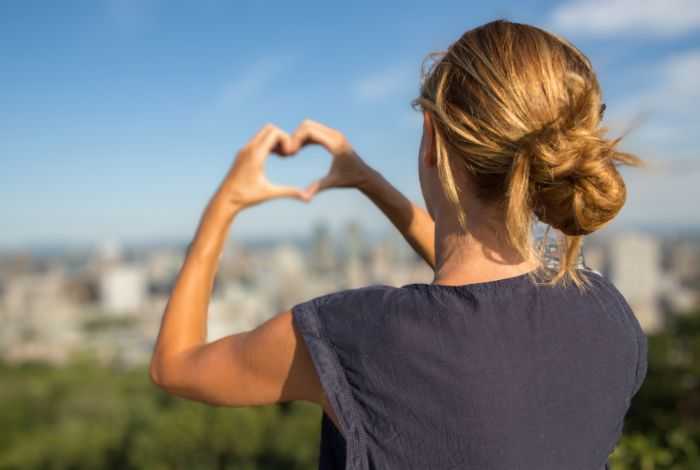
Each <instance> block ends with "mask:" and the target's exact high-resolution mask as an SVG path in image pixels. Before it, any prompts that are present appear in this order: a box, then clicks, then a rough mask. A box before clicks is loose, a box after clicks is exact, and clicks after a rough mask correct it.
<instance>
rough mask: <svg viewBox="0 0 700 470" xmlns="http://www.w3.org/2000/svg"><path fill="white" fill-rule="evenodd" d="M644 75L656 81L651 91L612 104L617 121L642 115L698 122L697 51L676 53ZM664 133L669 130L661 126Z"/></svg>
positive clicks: (699, 53) (699, 51)
mask: <svg viewBox="0 0 700 470" xmlns="http://www.w3.org/2000/svg"><path fill="white" fill-rule="evenodd" d="M646 73H648V74H650V75H651V76H652V77H653V78H654V79H655V83H656V84H655V85H654V86H653V87H650V88H647V89H645V90H642V91H641V92H639V93H636V94H635V95H632V96H628V97H626V98H623V99H622V100H620V101H618V102H617V103H613V104H612V105H611V106H610V109H609V110H610V111H611V113H612V114H614V116H615V117H617V118H625V119H629V118H630V117H631V116H633V115H637V114H645V115H648V117H649V118H654V117H657V116H662V115H663V116H665V115H667V114H668V115H672V116H673V117H679V116H685V115H687V116H686V117H687V118H688V119H690V120H692V121H694V122H696V123H697V122H698V119H697V117H696V111H697V108H698V106H700V87H698V86H697V79H698V77H700V49H691V50H688V51H684V52H679V53H676V54H674V55H672V56H670V57H668V58H666V59H665V60H663V61H661V62H659V63H657V64H654V65H651V66H650V67H648V68H647V70H646ZM662 128H664V129H665V130H664V133H667V132H668V131H669V126H668V125H665V126H662Z"/></svg>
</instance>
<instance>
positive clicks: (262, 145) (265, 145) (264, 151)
mask: <svg viewBox="0 0 700 470" xmlns="http://www.w3.org/2000/svg"><path fill="white" fill-rule="evenodd" d="M288 141H289V134H287V133H286V132H284V131H283V130H282V129H280V128H278V127H276V126H271V127H270V128H269V130H267V131H266V132H265V133H263V134H262V135H261V136H260V139H259V140H258V141H257V142H256V144H255V150H256V151H255V155H256V159H257V160H258V161H262V160H264V159H265V158H267V156H268V155H269V154H270V153H272V152H273V151H275V152H277V153H279V152H285V151H286V149H287V148H289V143H288Z"/></svg>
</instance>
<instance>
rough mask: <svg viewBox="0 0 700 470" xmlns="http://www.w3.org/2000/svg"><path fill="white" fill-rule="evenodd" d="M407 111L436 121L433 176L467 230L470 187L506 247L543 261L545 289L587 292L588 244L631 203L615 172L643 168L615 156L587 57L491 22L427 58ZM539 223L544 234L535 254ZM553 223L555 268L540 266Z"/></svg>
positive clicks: (536, 33)
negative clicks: (580, 264) (584, 253)
mask: <svg viewBox="0 0 700 470" xmlns="http://www.w3.org/2000/svg"><path fill="white" fill-rule="evenodd" d="M429 60H432V62H431V66H430V67H428V68H426V67H425V64H426V62H427V61H429ZM411 105H412V106H413V108H414V109H416V110H418V109H420V110H422V111H427V112H429V113H430V114H431V117H432V122H433V126H434V131H435V132H434V134H433V135H434V144H435V152H436V159H437V169H438V175H439V178H440V181H441V184H442V186H443V190H444V192H445V195H446V196H447V198H448V199H449V200H450V201H451V202H452V203H453V204H454V205H455V206H456V209H457V215H458V219H459V223H460V225H461V227H462V228H463V229H464V230H466V229H467V224H468V216H469V214H466V213H465V211H464V208H463V205H462V203H461V199H460V193H461V192H462V188H461V185H462V184H467V181H468V183H469V184H471V185H473V190H474V191H475V193H476V195H477V197H478V198H479V199H480V200H482V201H485V202H493V203H495V204H498V205H500V206H501V207H502V208H503V210H504V212H505V219H506V231H507V236H508V240H509V242H510V243H511V244H512V246H514V247H515V248H516V249H517V251H518V252H519V253H520V254H521V255H522V256H523V258H524V259H536V260H537V261H538V263H539V269H538V273H540V274H542V273H547V276H546V277H547V279H548V281H547V283H548V284H549V285H554V284H556V283H558V282H562V283H567V282H570V281H573V282H574V283H575V284H576V285H577V286H578V287H580V288H582V287H583V283H584V281H583V279H582V278H581V277H580V275H579V274H578V273H577V270H576V266H577V261H578V254H579V251H580V249H581V246H582V240H583V237H584V236H585V235H588V234H590V233H593V232H594V231H596V230H598V229H600V228H602V227H604V226H605V225H607V224H608V223H609V222H610V221H611V220H612V219H613V218H614V217H615V216H616V215H617V214H618V212H619V211H620V210H621V208H622V207H623V205H624V203H625V200H626V195H627V192H626V186H625V183H624V181H623V179H622V176H621V175H620V173H619V171H618V169H617V166H618V165H620V164H626V165H634V166H639V165H643V162H642V160H641V159H640V158H639V157H637V156H636V155H633V154H630V153H627V152H622V151H619V150H618V149H617V144H618V143H619V141H620V140H621V137H618V138H615V139H608V138H607V137H606V133H607V131H608V130H607V128H605V127H601V119H602V114H603V110H604V104H603V103H602V99H601V90H600V85H599V83H598V79H597V78H596V74H595V72H594V70H593V67H592V65H591V62H590V61H589V59H588V58H587V57H586V56H585V55H584V54H583V53H582V52H581V51H580V50H579V49H577V48H576V47H575V46H573V45H572V44H571V43H570V42H568V41H567V40H566V39H564V38H562V37H560V36H558V35H555V34H553V33H549V32H547V31H544V30H542V29H540V28H537V27H534V26H530V25H526V24H520V23H513V22H509V21H506V20H497V21H492V22H490V23H487V24H484V25H482V26H479V27H477V28H474V29H472V30H469V31H467V32H465V33H464V34H463V35H462V36H461V37H460V38H459V39H458V40H457V41H456V42H454V43H452V44H451V45H450V46H449V48H448V49H447V50H446V51H437V52H431V53H429V54H428V55H427V56H426V57H425V59H424V60H423V63H422V65H421V86H420V95H419V96H418V97H417V98H415V99H414V100H412V101H411ZM456 170H460V171H461V170H464V171H461V173H464V174H466V175H467V181H463V179H459V178H457V177H456V174H457V171H456ZM537 220H539V221H541V222H543V223H545V224H547V225H548V227H547V230H546V231H545V237H544V240H543V243H541V244H539V245H538V246H535V245H534V236H533V228H534V224H535V223H536V221H537ZM549 227H552V228H555V229H557V231H558V232H559V237H558V239H557V246H558V247H559V264H558V268H557V269H556V270H555V271H554V272H552V270H551V269H550V270H549V272H548V271H547V269H546V268H545V262H544V261H545V260H544V246H545V245H546V242H547V239H548V236H549V233H550V230H549Z"/></svg>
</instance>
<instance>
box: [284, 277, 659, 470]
mask: <svg viewBox="0 0 700 470" xmlns="http://www.w3.org/2000/svg"><path fill="white" fill-rule="evenodd" d="M579 272H580V273H581V275H583V276H585V277H587V278H588V279H590V281H591V285H590V288H589V290H588V291H587V292H586V293H585V294H581V293H580V292H579V291H578V290H577V288H576V287H575V286H574V285H569V286H567V287H562V286H561V285H558V286H555V287H550V286H537V285H535V284H533V283H532V282H531V280H530V278H529V277H528V275H527V274H523V275H519V276H516V277H510V278H505V279H500V280H496V281H490V282H483V283H476V284H466V285H462V286H447V285H440V284H420V283H416V284H408V285H405V286H402V287H392V286H388V285H373V286H368V287H364V288H359V289H350V290H345V291H340V292H336V293H332V294H328V295H324V296H320V297H316V298H314V299H312V300H309V301H307V302H304V303H300V304H298V305H296V306H295V307H294V308H293V310H292V311H293V316H294V322H295V325H296V326H297V328H298V330H299V331H300V333H301V334H302V336H303V338H304V340H305V342H306V344H307V346H308V349H309V351H310V353H311V357H312V359H313V362H314V365H315V367H316V369H317V371H318V375H319V377H320V379H321V383H322V385H323V388H324V390H325V393H326V396H327V397H328V400H329V402H330V403H331V405H332V407H333V409H334V411H335V414H336V415H337V417H338V420H339V423H340V426H341V428H342V429H341V431H342V433H341V432H340V431H339V430H338V429H337V428H336V427H335V425H334V424H333V423H332V422H331V421H330V420H329V418H328V416H327V415H325V414H324V416H323V422H322V441H321V459H320V461H321V465H320V468H321V469H331V468H332V469H394V468H396V469H399V468H400V469H421V470H425V469H440V470H449V469H479V470H488V469H504V470H505V469H508V470H513V469H535V468H536V469H538V470H544V469H552V470H554V469H556V470H561V469H582V470H583V469H590V470H602V469H604V468H606V462H607V457H608V455H609V454H610V453H611V452H612V451H613V449H614V446H615V444H616V443H617V441H618V439H619V437H620V435H621V432H622V427H623V422H624V416H625V413H626V412H627V410H628V407H629V404H630V399H631V398H632V396H633V395H634V394H635V393H636V392H637V390H638V389H639V386H640V385H641V383H642V381H643V379H644V376H645V374H646V367H647V366H646V348H647V344H646V337H645V336H644V333H643V332H642V330H641V327H640V325H639V323H638V321H637V319H636V318H635V316H634V314H633V313H632V311H631V310H630V308H629V306H628V304H627V302H626V301H625V299H624V298H623V297H622V295H621V294H620V293H619V291H618V290H617V289H616V288H615V287H614V286H613V285H612V284H611V283H610V282H609V281H608V280H607V279H605V278H604V277H602V276H600V275H599V274H597V273H595V272H593V271H589V270H584V269H581V270H579ZM343 435H345V436H346V437H344V436H343Z"/></svg>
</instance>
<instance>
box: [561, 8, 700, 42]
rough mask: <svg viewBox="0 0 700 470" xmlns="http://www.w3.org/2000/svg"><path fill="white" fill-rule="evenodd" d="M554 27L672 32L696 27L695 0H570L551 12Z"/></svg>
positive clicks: (597, 32) (699, 12)
mask: <svg viewBox="0 0 700 470" xmlns="http://www.w3.org/2000/svg"><path fill="white" fill-rule="evenodd" d="M552 21H553V24H554V28H557V29H562V30H564V31H569V32H575V33H582V34H587V35H592V36H607V35H613V34H619V33H638V34H645V35H646V34H654V35H658V36H676V35H680V34H684V33H687V32H689V31H692V30H694V29H697V28H699V27H700V2H699V1H698V0H573V1H570V2H567V3H564V4H563V5H560V6H559V7H557V8H556V9H555V10H554V12H553V13H552Z"/></svg>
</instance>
